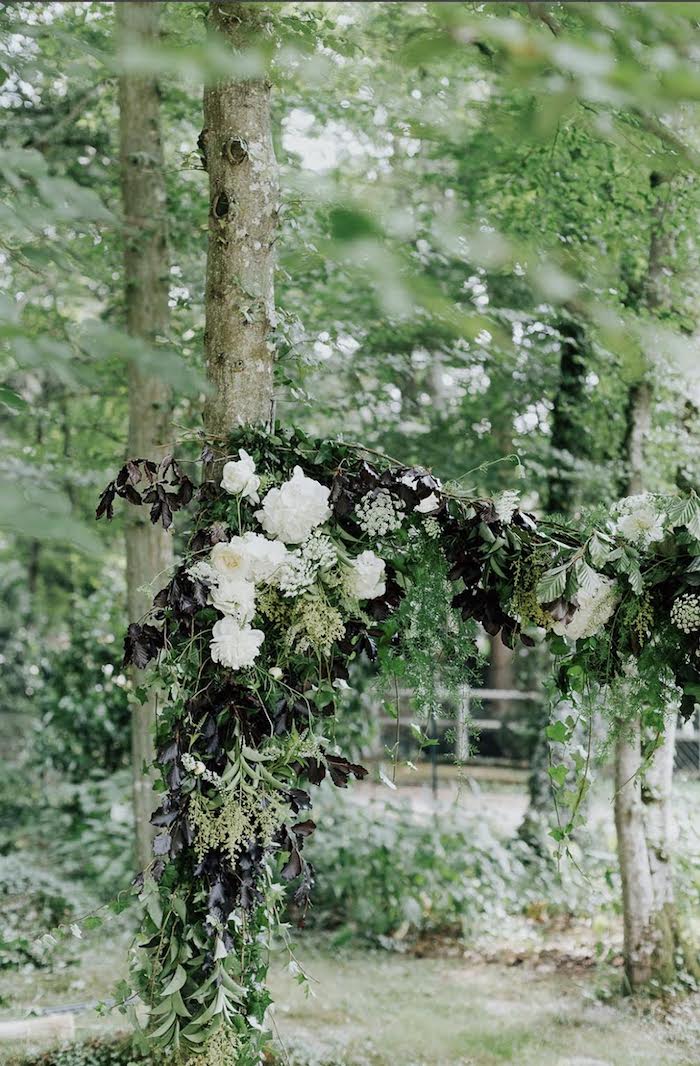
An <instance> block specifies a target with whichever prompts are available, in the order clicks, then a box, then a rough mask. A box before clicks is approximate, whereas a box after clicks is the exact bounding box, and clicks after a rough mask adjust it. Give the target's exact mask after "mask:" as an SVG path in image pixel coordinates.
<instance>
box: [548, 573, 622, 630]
mask: <svg viewBox="0 0 700 1066" xmlns="http://www.w3.org/2000/svg"><path fill="white" fill-rule="evenodd" d="M576 598H577V599H578V608H577V610H576V613H575V615H574V617H573V618H572V619H571V621H570V622H569V624H568V625H567V624H566V623H565V622H555V623H554V625H553V626H552V629H553V630H554V632H555V633H559V635H560V636H563V637H569V638H570V639H571V640H582V639H583V638H584V637H592V636H594V634H596V633H599V632H600V630H601V629H602V628H603V626H604V625H605V624H606V622H608V621H609V620H610V618H612V615H613V612H614V610H615V608H616V607H617V605H618V603H619V602H620V592H619V589H618V586H617V582H616V581H613V580H612V579H611V578H609V577H605V576H604V575H603V574H596V575H595V579H594V580H592V581H591V585H590V587H589V588H587V589H583V588H581V589H579V591H578V592H577V593H576Z"/></svg>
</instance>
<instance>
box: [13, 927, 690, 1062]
mask: <svg viewBox="0 0 700 1066" xmlns="http://www.w3.org/2000/svg"><path fill="white" fill-rule="evenodd" d="M123 947H124V945H123V942H122V941H121V940H116V941H114V942H113V943H112V944H109V943H101V944H99V945H97V944H93V945H90V944H87V943H86V944H85V945H84V947H83V950H82V953H81V958H80V960H78V961H76V963H75V964H74V965H69V966H67V967H66V968H65V969H63V970H61V969H59V970H55V971H54V972H53V973H52V974H38V973H36V972H35V973H33V974H29V973H25V974H16V973H14V974H11V973H5V974H2V975H0V995H2V998H3V1010H2V1011H1V1012H0V1018H10V1017H13V1018H18V1017H21V1016H23V1014H24V1013H25V1012H26V1011H27V1010H28V1009H31V1008H32V1007H34V1008H36V1007H47V1006H58V1005H60V1004H61V1003H79V1002H81V1001H83V1000H92V999H99V998H101V997H107V996H108V995H109V992H110V988H111V986H112V984H113V982H114V980H115V979H116V978H117V976H118V975H119V971H120V969H121V967H122V965H123V959H124V952H123ZM300 960H301V962H302V963H303V964H304V966H305V968H306V969H307V970H308V972H309V974H310V976H311V977H312V978H314V979H315V980H314V989H315V996H313V997H311V998H306V997H305V995H304V992H303V990H302V989H301V988H299V987H298V986H297V985H295V984H294V982H293V981H292V980H291V979H290V978H289V977H288V976H287V975H286V972H285V970H284V968H283V967H282V966H281V964H278V965H275V966H274V967H273V973H272V986H273V991H274V995H275V1000H276V1009H275V1026H276V1028H277V1031H278V1039H279V1045H280V1048H281V1054H282V1062H285V1060H286V1061H287V1062H288V1063H289V1064H290V1066H497V1064H501V1063H511V1064H514V1066H646V1064H649V1066H697V1063H698V1062H699V1061H700V1052H698V1050H697V1048H698V1046H700V1004H698V1003H695V1002H694V1001H689V1002H687V1003H686V1004H685V1006H684V1007H683V1009H682V1013H681V1012H679V1015H680V1016H679V1017H677V1018H676V1020H675V1021H674V1022H673V1023H671V1024H663V1023H662V1022H660V1021H655V1020H654V1019H653V1018H651V1017H646V1018H645V1017H644V1016H643V1015H642V1014H640V1013H639V1012H638V1011H637V1010H634V1009H633V1008H631V1007H630V1006H629V1005H628V1004H626V1003H624V1002H621V1003H620V1002H618V1003H616V1004H614V1005H611V1004H603V1003H600V1002H598V1001H597V1000H596V999H595V997H594V995H593V979H592V977H591V975H590V974H583V975H582V976H569V975H566V976H564V975H563V974H557V973H551V972H550V973H539V972H537V970H536V969H534V968H533V967H531V966H529V965H520V966H504V965H500V964H494V963H478V962H474V961H471V960H470V961H466V960H464V959H463V958H461V957H450V958H413V957H411V956H407V955H397V954H390V953H385V952H380V951H356V950H343V951H340V952H334V951H333V950H332V949H331V948H330V946H328V945H325V946H323V945H322V946H315V947H312V946H311V944H310V942H309V943H302V945H301V952H300ZM122 1024H123V1020H122V1019H121V1018H120V1016H119V1015H117V1016H116V1017H111V1018H110V1019H104V1018H101V1017H99V1016H97V1015H96V1014H95V1013H94V1012H92V1011H90V1010H86V1011H83V1012H82V1013H80V1014H78V1015H77V1016H76V1035H77V1037H79V1038H80V1037H85V1036H87V1035H98V1034H104V1033H106V1032H107V1031H109V1030H113V1031H116V1030H117V1029H119V1028H121V1026H122ZM693 1034H694V1036H693ZM694 1037H695V1040H697V1041H698V1043H696V1044H695V1045H694ZM694 1047H695V1049H694ZM21 1050H24V1051H29V1050H30V1045H29V1044H27V1043H26V1042H25V1043H24V1044H17V1043H15V1044H12V1045H10V1044H4V1045H1V1046H0V1062H3V1061H7V1059H8V1058H9V1056H10V1054H11V1053H12V1054H17V1053H18V1052H19V1051H21ZM33 1050H36V1048H34V1049H33ZM232 1066H233V1064H232Z"/></svg>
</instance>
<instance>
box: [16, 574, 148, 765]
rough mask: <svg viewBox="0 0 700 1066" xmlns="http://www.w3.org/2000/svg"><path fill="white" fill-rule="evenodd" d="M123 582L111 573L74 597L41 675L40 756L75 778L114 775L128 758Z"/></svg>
mask: <svg viewBox="0 0 700 1066" xmlns="http://www.w3.org/2000/svg"><path fill="white" fill-rule="evenodd" d="M123 602H124V588H123V578H122V575H121V574H120V573H119V572H111V573H110V574H109V575H105V577H104V578H101V579H100V581H99V583H97V584H96V586H95V587H93V588H91V589H90V590H88V591H86V592H80V593H75V594H74V595H73V597H72V599H71V603H70V606H69V614H68V618H67V624H68V626H69V628H68V629H67V631H66V632H65V633H64V634H61V635H60V636H58V637H54V638H53V640H52V642H51V645H50V646H49V647H48V648H46V649H44V651H43V654H41V656H40V658H39V661H38V663H37V664H36V665H38V668H39V669H38V675H37V676H36V678H35V693H34V701H33V705H34V709H35V710H36V712H37V714H38V718H37V722H36V729H37V734H36V738H35V745H34V751H35V757H38V758H39V759H40V760H41V761H42V762H43V763H45V764H46V765H48V766H50V767H51V768H53V769H54V770H57V771H59V772H60V773H62V774H65V775H66V776H67V777H68V778H69V779H70V780H73V781H76V782H84V781H85V780H86V779H87V780H89V779H90V778H93V779H97V778H99V777H101V776H104V775H105V774H110V773H113V772H114V771H115V770H117V769H119V768H121V767H123V766H124V765H125V764H126V763H127V761H128V756H129V721H130V715H131V709H130V704H129V698H128V692H129V682H128V681H127V678H126V675H125V673H124V671H123V669H122V666H121V657H122V632H123V624H124V623H123V618H124V613H123V612H124V607H123Z"/></svg>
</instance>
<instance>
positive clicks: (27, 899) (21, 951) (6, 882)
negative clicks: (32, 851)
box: [0, 853, 79, 968]
mask: <svg viewBox="0 0 700 1066" xmlns="http://www.w3.org/2000/svg"><path fill="white" fill-rule="evenodd" d="M77 905H79V901H78V900H76V892H75V887H74V886H73V885H71V884H70V883H67V882H66V881H65V880H59V878H57V877H56V876H55V875H54V874H52V873H49V872H47V870H46V869H44V868H42V866H40V865H39V864H38V863H37V861H36V859H35V858H33V857H31V856H28V855H26V854H22V853H20V854H18V855H13V856H0V909H1V910H2V925H1V926H0V968H7V967H13V968H14V967H18V966H26V965H27V964H30V965H34V966H45V965H47V964H48V962H49V959H50V948H49V946H47V945H46V944H44V943H41V942H40V938H41V936H42V935H43V934H44V933H49V932H50V931H51V930H52V929H53V928H54V926H57V925H59V924H61V923H64V922H66V921H69V920H72V918H73V917H74V915H75V914H76V906H77Z"/></svg>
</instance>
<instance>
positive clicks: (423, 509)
mask: <svg viewBox="0 0 700 1066" xmlns="http://www.w3.org/2000/svg"><path fill="white" fill-rule="evenodd" d="M439 506H440V500H439V499H438V497H437V496H436V495H435V493H434V492H431V493H430V495H429V496H426V497H425V499H424V500H421V501H420V503H417V504H416V506H415V507H414V508H413V510H414V511H418V513H419V514H430V512H431V511H435V510H436V509H437V508H438V507H439Z"/></svg>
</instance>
